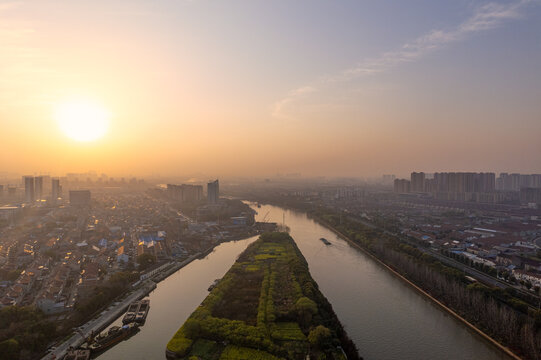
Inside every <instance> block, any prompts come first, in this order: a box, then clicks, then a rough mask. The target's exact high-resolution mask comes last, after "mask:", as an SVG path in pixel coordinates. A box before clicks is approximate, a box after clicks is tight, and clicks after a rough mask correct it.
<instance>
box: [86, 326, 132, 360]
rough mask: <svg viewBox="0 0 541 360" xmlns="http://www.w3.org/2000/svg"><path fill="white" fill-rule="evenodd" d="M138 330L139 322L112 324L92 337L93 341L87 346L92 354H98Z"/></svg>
mask: <svg viewBox="0 0 541 360" xmlns="http://www.w3.org/2000/svg"><path fill="white" fill-rule="evenodd" d="M138 330H139V324H136V323H131V324H127V325H123V326H122V327H120V326H112V327H111V328H109V330H107V331H106V332H104V333H101V334H99V335H98V336H96V337H95V338H94V342H93V343H92V344H90V345H89V346H88V349H89V350H90V352H91V353H92V355H95V354H99V353H101V352H102V351H105V350H107V349H109V348H110V347H111V346H113V345H115V344H117V343H119V342H120V341H122V340H124V339H126V338H127V337H129V336H130V335H133V334H135V333H136V332H137V331H138Z"/></svg>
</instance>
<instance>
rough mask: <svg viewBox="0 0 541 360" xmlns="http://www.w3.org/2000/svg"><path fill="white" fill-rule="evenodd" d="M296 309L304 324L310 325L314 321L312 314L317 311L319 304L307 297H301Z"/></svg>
mask: <svg viewBox="0 0 541 360" xmlns="http://www.w3.org/2000/svg"><path fill="white" fill-rule="evenodd" d="M295 309H296V310H297V313H298V314H299V319H300V320H301V322H302V324H303V325H304V326H308V325H309V324H310V321H312V315H314V314H316V313H317V304H316V303H315V302H314V301H312V300H310V299H309V298H307V297H301V298H300V299H299V300H297V302H296V303H295Z"/></svg>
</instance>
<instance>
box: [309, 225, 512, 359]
mask: <svg viewBox="0 0 541 360" xmlns="http://www.w3.org/2000/svg"><path fill="white" fill-rule="evenodd" d="M313 219H314V220H316V221H317V222H318V223H320V224H321V225H323V226H324V227H326V228H328V229H329V230H331V231H332V232H334V233H335V234H337V235H339V236H340V237H341V238H343V239H344V240H346V241H347V242H348V243H349V244H350V245H351V246H353V247H355V248H356V249H358V250H360V251H362V252H363V253H364V254H366V255H367V256H369V257H370V258H371V259H373V260H374V261H375V262H377V263H378V264H380V265H381V266H383V267H384V268H385V269H387V270H388V271H390V272H391V273H392V274H393V275H395V276H397V277H398V278H400V279H401V280H403V281H404V282H405V283H407V284H408V285H410V286H411V287H412V288H414V289H415V290H416V291H418V292H419V293H421V294H423V295H424V296H426V297H427V298H428V299H430V300H431V301H432V302H434V303H435V304H437V305H438V306H439V307H441V308H442V309H444V310H445V311H446V312H448V313H449V314H451V315H452V316H453V317H455V318H456V319H458V320H459V321H461V322H462V323H464V324H465V325H466V326H467V327H468V328H469V329H471V330H473V331H474V332H476V333H477V334H478V335H480V336H481V337H482V338H484V339H485V340H486V341H488V342H490V343H491V344H493V345H494V346H496V347H497V348H499V349H500V350H501V351H502V352H504V353H506V354H507V355H508V356H510V357H511V358H513V359H515V360H522V358H521V357H520V356H518V355H517V354H515V353H514V352H513V351H511V350H510V349H509V348H507V347H505V346H503V345H502V344H500V343H499V342H497V341H496V340H494V339H493V338H492V337H490V336H489V335H488V334H486V333H485V332H483V331H482V330H480V329H479V328H477V327H476V326H475V325H473V324H472V323H470V322H469V321H468V320H466V319H465V318H463V317H462V316H460V315H459V314H458V313H456V312H455V311H454V310H452V309H451V308H449V307H448V306H446V305H445V304H443V303H442V302H440V301H439V300H437V299H436V298H434V297H433V296H432V295H430V294H429V293H427V292H426V291H424V290H423V289H421V288H420V287H419V286H417V285H415V284H414V283H413V282H411V281H410V280H408V279H407V278H405V277H404V276H402V275H401V274H400V273H398V272H397V271H396V270H394V269H393V268H391V267H390V266H389V265H387V264H386V263H384V262H383V261H381V260H380V259H379V258H377V257H376V256H374V255H373V254H372V253H370V252H369V251H367V250H366V249H364V248H363V247H362V246H360V245H359V244H357V243H356V242H354V241H353V240H351V239H350V238H349V237H348V236H347V235H345V234H343V233H342V232H340V231H339V230H337V229H335V228H334V227H333V226H331V225H330V224H328V223H327V222H325V221H324V220H322V219H319V218H313Z"/></svg>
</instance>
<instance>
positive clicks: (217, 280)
mask: <svg viewBox="0 0 541 360" xmlns="http://www.w3.org/2000/svg"><path fill="white" fill-rule="evenodd" d="M219 282H220V279H216V280H214V282H213V283H212V285H210V286H209V288H208V289H207V290H208V291H212V289H214V288H215V287H216V285H218V283H219Z"/></svg>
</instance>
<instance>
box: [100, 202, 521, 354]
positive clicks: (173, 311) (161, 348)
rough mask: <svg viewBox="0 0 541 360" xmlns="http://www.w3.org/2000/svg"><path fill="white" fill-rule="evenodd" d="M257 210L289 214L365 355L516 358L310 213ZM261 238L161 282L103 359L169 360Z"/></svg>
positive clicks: (222, 249)
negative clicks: (197, 313)
mask: <svg viewBox="0 0 541 360" xmlns="http://www.w3.org/2000/svg"><path fill="white" fill-rule="evenodd" d="M254 208H255V207H254ZM255 209H256V210H257V211H258V215H257V217H256V218H258V219H260V220H261V219H263V218H264V217H265V218H266V220H267V221H271V222H278V223H281V222H282V221H283V220H284V219H285V224H286V225H287V226H288V227H289V228H290V233H291V236H292V237H293V238H294V239H295V241H296V243H297V245H298V246H299V248H300V249H301V251H302V253H303V255H304V256H305V257H306V260H307V261H308V264H309V267H310V273H311V274H312V276H313V278H314V279H315V280H316V281H317V283H318V284H319V286H320V289H321V291H322V292H323V294H324V295H325V296H326V297H327V298H328V299H329V301H330V302H331V304H332V305H333V307H334V310H335V312H336V313H337V315H338V318H339V319H340V321H341V322H342V324H343V325H344V327H345V328H346V331H347V332H348V334H349V336H350V337H351V338H352V339H353V341H354V342H355V344H357V347H358V348H359V352H360V354H361V356H363V357H364V358H365V359H367V360H376V359H382V360H387V359H388V360H393V359H396V360H398V359H400V360H419V359H430V360H437V359H442V360H443V359H445V360H447V359H465V360H467V359H471V360H509V359H510V358H509V357H508V356H506V355H504V354H502V353H501V352H500V351H499V350H498V349H496V348H495V347H494V346H493V345H491V344H489V343H488V342H486V341H485V340H483V339H482V338H481V337H479V336H478V335H477V334H475V333H474V332H472V331H471V330H469V329H468V328H467V327H465V326H464V325H463V324H462V323H460V322H459V321H457V320H456V319H455V318H453V317H452V316H450V315H448V314H447V313H446V312H444V311H442V310H441V309H440V308H438V307H437V306H436V305H434V304H433V303H432V302H431V301H429V300H427V299H426V298H425V297H423V296H422V295H420V294H419V293H417V292H416V291H414V290H413V289H412V288H411V287H409V286H408V285H406V284H404V283H403V282H402V281H401V280H400V279H398V278H396V277H395V276H393V275H392V274H391V273H389V272H388V271H387V270H385V269H384V268H383V267H381V266H380V265H379V264H377V263H375V262H374V261H373V260H372V259H370V258H369V257H367V256H366V255H365V254H363V253H362V252H360V251H358V250H356V249H354V248H352V247H351V246H350V245H349V244H348V243H347V242H346V241H344V240H343V239H341V238H340V237H338V236H337V235H335V234H334V233H333V232H331V231H329V230H327V229H326V228H324V227H322V226H321V225H319V224H317V223H316V222H314V221H313V220H311V219H309V218H308V217H307V216H306V214H304V213H300V212H295V211H290V210H285V209H282V208H280V207H275V206H270V205H262V206H261V208H255ZM321 237H324V238H326V239H328V240H329V241H330V242H331V243H332V245H330V246H326V245H325V244H323V242H321V241H320V240H319V238H321ZM255 239H256V238H250V239H246V240H240V241H235V242H230V243H224V244H221V245H219V246H218V247H216V248H215V249H214V251H213V252H212V253H210V254H209V255H208V256H206V257H205V258H204V259H200V260H195V261H193V262H192V263H190V264H188V265H186V266H185V267H184V268H182V269H180V270H179V271H177V272H176V273H175V274H173V275H171V276H170V277H168V278H167V279H165V280H164V281H162V282H161V283H159V284H158V287H157V288H156V289H155V290H154V291H153V292H152V293H151V294H150V296H149V297H150V312H149V314H148V317H147V321H146V324H145V325H144V326H143V327H142V329H141V331H140V332H139V333H138V334H136V335H135V336H133V337H131V338H130V339H128V340H126V341H123V342H121V343H119V344H118V345H116V346H115V347H113V348H112V349H110V350H108V351H107V352H105V353H104V354H102V355H101V356H99V359H100V360H107V359H135V360H139V359H140V360H150V359H164V358H165V346H166V344H167V342H168V341H169V339H170V338H171V336H172V335H173V334H174V333H175V331H176V330H177V329H178V328H179V327H180V325H181V324H182V323H183V322H184V321H185V320H186V318H187V317H188V316H189V315H190V314H191V312H192V311H193V310H195V308H196V307H197V306H198V305H199V304H200V303H201V301H202V300H203V299H204V298H205V297H206V295H207V294H208V292H207V288H208V286H209V285H210V284H211V283H212V282H213V281H214V279H216V278H220V277H222V276H223V275H224V274H225V273H226V272H227V270H228V269H229V268H230V267H231V265H232V264H233V263H234V262H235V260H236V258H237V256H238V255H239V254H240V253H241V252H242V251H243V250H244V249H245V248H246V247H247V246H248V244H250V243H251V242H253V241H254V240H255ZM115 323H116V324H120V319H118V320H117V321H116V322H115Z"/></svg>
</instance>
